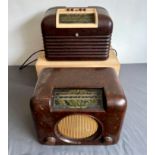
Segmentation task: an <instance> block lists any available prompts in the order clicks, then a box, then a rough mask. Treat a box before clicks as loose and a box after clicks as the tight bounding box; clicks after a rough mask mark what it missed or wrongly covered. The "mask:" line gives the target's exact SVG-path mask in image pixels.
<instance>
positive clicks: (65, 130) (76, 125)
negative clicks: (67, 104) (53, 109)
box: [58, 114, 98, 139]
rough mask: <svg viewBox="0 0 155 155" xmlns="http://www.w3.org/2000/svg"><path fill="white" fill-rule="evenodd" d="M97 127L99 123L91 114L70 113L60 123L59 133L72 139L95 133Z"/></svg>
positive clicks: (86, 136)
mask: <svg viewBox="0 0 155 155" xmlns="http://www.w3.org/2000/svg"><path fill="white" fill-rule="evenodd" d="M97 129H98V123H97V122H96V120H94V119H93V118H92V117H90V116H89V115H82V114H75V115H69V116H66V117H64V118H63V119H61V120H60V122H59V123H58V131H59V133H60V134H61V135H63V136H64V137H66V138H70V139H83V138H88V137H90V136H92V135H93V134H95V133H96V131H97Z"/></svg>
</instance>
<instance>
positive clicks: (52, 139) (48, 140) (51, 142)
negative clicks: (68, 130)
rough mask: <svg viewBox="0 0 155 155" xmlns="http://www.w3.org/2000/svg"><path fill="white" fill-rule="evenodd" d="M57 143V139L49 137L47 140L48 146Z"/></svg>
mask: <svg viewBox="0 0 155 155" xmlns="http://www.w3.org/2000/svg"><path fill="white" fill-rule="evenodd" d="M55 143H56V139H55V138H54V137H48V138H47V141H46V144H48V145H53V144H55Z"/></svg>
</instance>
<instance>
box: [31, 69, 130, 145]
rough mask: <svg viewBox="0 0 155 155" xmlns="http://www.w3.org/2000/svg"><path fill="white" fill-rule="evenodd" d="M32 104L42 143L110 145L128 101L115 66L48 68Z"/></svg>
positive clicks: (38, 85) (114, 140) (119, 125)
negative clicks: (113, 67) (114, 68)
mask: <svg viewBox="0 0 155 155" xmlns="http://www.w3.org/2000/svg"><path fill="white" fill-rule="evenodd" d="M30 105H31V110H32V114H33V118H34V122H35V125H36V129H37V134H38V139H39V141H40V142H41V143H42V144H49V145H62V144H65V145H69V144H72V145H73V144H77V145H84V144H88V145H91V144H94V145H97V144H98V145H110V144H115V143H117V141H118V140H119V136H120V131H121V127H122V123H123V119H124V115H125V111H126V106H127V101H126V97H125V95H124V92H123V89H122V87H121V86H120V83H119V80H118V77H117V75H116V73H115V71H114V70H113V69H112V68H83V69H82V68H76V69H74V68H63V69H62V68H57V69H52V68H46V69H44V70H43V71H42V72H41V74H40V76H39V79H38V82H37V84H36V88H35V91H34V95H33V97H32V99H31V102H30Z"/></svg>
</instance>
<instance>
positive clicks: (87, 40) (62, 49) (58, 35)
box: [41, 7, 113, 60]
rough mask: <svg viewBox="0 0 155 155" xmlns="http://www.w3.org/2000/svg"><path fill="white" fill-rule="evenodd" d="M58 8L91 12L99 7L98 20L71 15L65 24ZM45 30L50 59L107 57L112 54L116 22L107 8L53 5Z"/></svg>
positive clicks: (48, 58)
mask: <svg viewBox="0 0 155 155" xmlns="http://www.w3.org/2000/svg"><path fill="white" fill-rule="evenodd" d="M58 9H63V11H64V12H65V14H67V13H68V14H69V15H70V14H75V15H79V14H84V15H90V12H91V9H92V10H93V9H95V13H94V17H95V19H94V20H93V19H91V18H92V17H91V18H90V19H89V18H88V17H83V16H82V17H81V18H78V19H77V17H76V16H75V17H73V16H70V17H67V18H66V17H64V18H65V19H64V20H69V21H66V23H65V24H64V23H63V22H64V21H62V23H61V22H60V23H59V21H58V20H59V18H58V17H59V14H58ZM89 9H90V10H89ZM87 10H88V11H87ZM63 15H64V14H63ZM60 19H61V18H60ZM75 19H76V20H77V21H75ZM83 20H88V21H83ZM80 21H81V23H79V22H80ZM89 21H90V23H89ZM69 22H70V23H69ZM73 22H77V23H73ZM93 22H94V23H93ZM41 29H42V36H43V42H44V49H45V57H46V59H47V60H105V59H107V58H108V57H109V49H110V46H111V35H112V30H113V22H112V19H111V17H110V15H109V13H108V11H107V10H106V9H105V8H102V7H86V8H65V7H54V8H50V9H49V10H47V12H46V13H45V16H44V18H43V20H42V23H41Z"/></svg>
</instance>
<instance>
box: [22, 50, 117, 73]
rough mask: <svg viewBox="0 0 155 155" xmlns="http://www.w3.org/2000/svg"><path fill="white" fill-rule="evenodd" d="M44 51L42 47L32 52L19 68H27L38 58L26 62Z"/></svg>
mask: <svg viewBox="0 0 155 155" xmlns="http://www.w3.org/2000/svg"><path fill="white" fill-rule="evenodd" d="M111 50H113V51H115V53H116V56H117V51H116V50H115V49H114V48H111ZM43 51H44V50H43V49H42V50H38V51H36V52H34V53H32V54H31V55H30V56H29V57H28V58H27V59H26V60H25V61H24V62H23V64H22V65H20V66H19V70H22V69H24V68H26V67H27V66H28V65H30V64H31V63H33V62H35V61H37V59H34V60H32V61H31V62H29V63H27V64H26V62H27V61H28V60H29V59H30V58H31V57H32V56H33V55H35V54H37V53H39V52H43Z"/></svg>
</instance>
